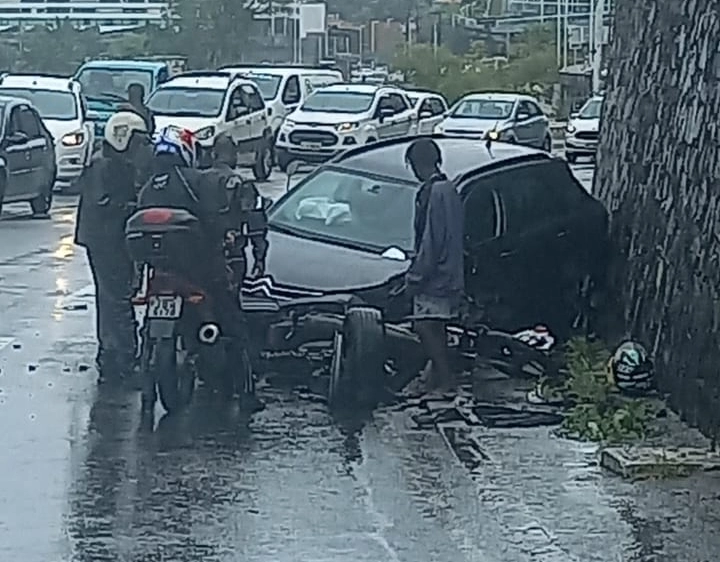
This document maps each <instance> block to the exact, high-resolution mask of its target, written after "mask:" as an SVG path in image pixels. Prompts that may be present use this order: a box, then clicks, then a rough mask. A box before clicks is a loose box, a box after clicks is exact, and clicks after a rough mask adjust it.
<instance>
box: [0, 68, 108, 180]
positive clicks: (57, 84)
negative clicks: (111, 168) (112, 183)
mask: <svg viewBox="0 0 720 562" xmlns="http://www.w3.org/2000/svg"><path fill="white" fill-rule="evenodd" d="M80 89H81V87H80V84H79V83H78V82H76V81H74V80H72V79H70V78H64V77H58V76H47V75H42V74H37V75H35V74H5V75H4V76H2V77H0V94H1V95H3V96H12V97H17V98H23V99H26V100H28V101H29V102H30V103H32V105H33V106H34V107H35V108H36V109H37V111H38V113H39V114H40V118H41V119H42V121H43V123H44V125H45V127H46V128H47V130H48V131H50V134H51V135H52V136H53V140H54V142H55V159H56V162H57V181H58V182H60V183H65V184H70V183H73V182H74V181H75V180H77V179H78V178H79V177H80V175H81V174H82V173H83V170H84V169H85V168H86V167H87V166H88V165H89V163H90V158H91V157H92V148H93V143H94V134H95V133H94V127H93V124H92V122H91V121H89V120H88V119H87V107H86V105H85V100H84V98H83V97H82V95H81V93H80Z"/></svg>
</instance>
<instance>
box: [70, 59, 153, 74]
mask: <svg viewBox="0 0 720 562" xmlns="http://www.w3.org/2000/svg"><path fill="white" fill-rule="evenodd" d="M166 66H167V63H164V62H158V61H146V60H133V59H108V60H102V59H99V60H90V61H87V62H86V63H83V64H82V65H81V66H80V69H79V70H84V69H86V68H91V69H92V68H111V69H113V68H114V69H118V70H120V69H123V70H135V69H137V70H153V71H154V70H160V69H161V68H165V67H166Z"/></svg>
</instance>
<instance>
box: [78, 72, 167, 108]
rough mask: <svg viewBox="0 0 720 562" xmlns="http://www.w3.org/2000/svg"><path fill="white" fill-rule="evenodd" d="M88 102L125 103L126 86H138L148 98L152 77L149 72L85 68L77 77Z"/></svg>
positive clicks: (126, 95)
mask: <svg viewBox="0 0 720 562" xmlns="http://www.w3.org/2000/svg"><path fill="white" fill-rule="evenodd" d="M77 80H78V82H80V84H81V85H82V91H83V94H84V95H85V97H86V98H87V100H88V101H91V102H92V101H109V102H122V101H127V98H128V86H130V84H140V85H141V86H142V87H143V88H144V89H145V95H146V96H148V95H149V94H150V92H151V91H152V89H153V88H152V84H153V75H152V72H150V71H149V70H135V69H130V68H117V69H115V68H113V69H110V68H86V69H84V70H82V71H81V72H80V73H79V74H78V75H77Z"/></svg>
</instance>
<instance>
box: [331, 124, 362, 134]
mask: <svg viewBox="0 0 720 562" xmlns="http://www.w3.org/2000/svg"><path fill="white" fill-rule="evenodd" d="M336 128H337V130H338V132H340V133H347V132H348V131H352V130H354V129H357V128H358V123H340V124H339V125H337V126H336Z"/></svg>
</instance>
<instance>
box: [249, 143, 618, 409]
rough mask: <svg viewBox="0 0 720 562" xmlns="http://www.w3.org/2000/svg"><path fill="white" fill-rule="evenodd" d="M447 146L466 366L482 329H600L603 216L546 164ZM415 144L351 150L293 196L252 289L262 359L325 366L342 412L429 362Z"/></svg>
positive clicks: (455, 337)
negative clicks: (413, 266)
mask: <svg viewBox="0 0 720 562" xmlns="http://www.w3.org/2000/svg"><path fill="white" fill-rule="evenodd" d="M433 138H434V139H435V140H436V141H437V142H438V145H439V147H440V149H441V151H442V154H443V166H442V167H443V170H444V171H445V173H446V174H447V175H448V176H449V177H450V178H451V179H453V180H454V181H455V183H456V185H457V188H458V190H459V192H460V194H461V195H462V198H463V201H464V205H465V213H466V219H465V250H466V256H465V268H466V290H467V296H468V300H469V301H470V303H471V305H472V306H471V314H470V315H469V316H468V317H467V318H466V319H465V320H464V321H463V323H464V325H458V326H450V327H448V338H449V342H450V344H451V346H452V347H453V348H455V349H457V350H458V351H459V352H460V353H458V354H457V356H458V358H459V359H462V358H465V359H467V358H472V357H473V356H474V355H477V354H478V353H482V350H481V348H482V346H483V345H484V342H485V343H486V342H487V341H488V340H487V338H485V337H484V336H487V335H488V333H489V332H488V331H487V329H485V328H481V327H482V326H492V327H493V328H494V329H495V328H499V329H502V330H514V329H517V328H520V327H523V326H528V325H529V326H533V325H536V324H540V323H541V324H543V325H545V326H549V327H550V328H551V330H552V331H553V332H554V333H556V334H558V335H560V336H561V337H563V335H566V334H568V332H569V330H570V329H571V327H572V326H573V325H575V326H577V325H578V322H579V321H580V320H581V319H584V318H587V316H588V310H587V308H588V307H589V301H590V299H589V296H588V294H589V293H590V289H591V287H593V286H598V284H599V281H600V280H601V279H602V276H603V271H604V261H605V256H606V254H607V239H606V232H607V213H606V211H605V208H604V207H603V205H602V204H601V203H600V202H599V201H597V200H596V199H594V198H593V197H591V196H590V195H589V194H588V193H587V192H586V191H585V189H584V188H583V187H582V185H580V183H579V182H578V181H577V180H576V179H575V177H574V176H573V175H572V172H571V171H570V169H569V168H568V165H567V163H566V162H565V161H564V160H562V159H560V158H556V157H554V156H552V155H550V154H548V153H546V152H543V151H540V150H535V149H531V148H526V147H521V146H518V145H511V144H504V143H492V144H490V143H488V142H486V141H480V140H477V139H469V138H446V137H443V136H439V135H434V136H433ZM410 142H412V139H409V138H403V139H393V140H388V141H385V142H378V143H374V144H372V145H368V146H363V147H358V148H356V149H352V150H349V151H347V152H345V153H344V154H342V155H340V156H338V157H336V158H335V159H333V160H332V161H331V162H329V163H327V164H324V165H322V166H320V167H319V168H317V169H316V170H314V171H313V172H312V173H311V174H310V175H308V176H307V177H305V178H303V179H302V180H301V181H300V182H299V183H298V184H297V185H296V186H295V187H293V188H292V189H291V190H289V191H288V192H287V193H286V194H285V195H284V196H283V197H281V198H280V199H279V200H278V201H277V202H276V203H275V205H273V206H272V208H271V209H270V211H269V216H268V218H269V233H268V241H269V246H270V249H269V253H268V255H267V259H266V264H265V265H266V267H265V272H266V274H265V275H264V276H263V277H261V278H257V279H248V280H247V281H246V282H245V284H244V286H243V290H242V292H243V307H244V308H245V309H246V311H247V312H248V315H249V323H250V325H251V327H252V328H251V331H252V332H253V335H254V337H255V339H256V342H255V343H256V345H257V346H259V348H261V349H263V352H262V354H261V356H262V357H263V358H264V359H266V360H267V359H279V358H290V359H298V358H302V359H304V360H307V361H308V364H312V365H316V366H317V365H318V364H320V365H323V366H324V368H325V371H326V372H327V374H328V375H329V377H330V384H329V391H330V400H331V402H332V401H335V402H340V401H343V400H362V399H363V398H364V395H366V394H368V393H371V392H372V390H373V389H375V388H378V387H379V386H381V385H382V384H386V383H387V380H388V378H392V377H397V380H398V381H405V380H409V379H410V378H412V376H414V375H415V374H417V373H418V371H419V370H420V369H421V368H422V366H423V364H424V362H425V357H424V356H423V353H422V350H421V349H420V347H419V342H418V340H417V338H416V337H415V336H414V335H413V333H412V331H411V329H410V324H409V322H408V321H407V318H408V316H409V315H410V313H411V299H410V297H409V296H408V295H407V294H406V293H405V292H404V291H403V287H404V276H405V273H406V271H407V269H408V267H409V265H410V262H411V260H412V258H413V249H414V229H413V214H414V208H415V195H416V193H417V191H418V189H419V183H418V181H417V180H416V179H415V177H414V176H413V174H412V171H411V170H410V169H409V168H408V167H407V166H406V165H405V160H404V154H405V151H406V149H407V147H408V145H409V143H410ZM495 333H496V334H500V333H501V332H495ZM520 345H524V344H520ZM398 386H401V385H398Z"/></svg>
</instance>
